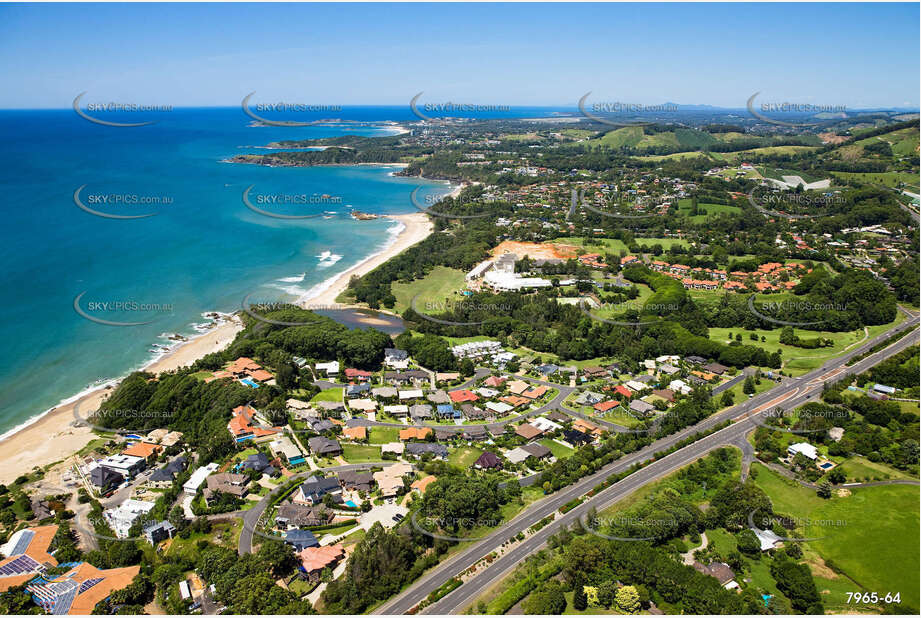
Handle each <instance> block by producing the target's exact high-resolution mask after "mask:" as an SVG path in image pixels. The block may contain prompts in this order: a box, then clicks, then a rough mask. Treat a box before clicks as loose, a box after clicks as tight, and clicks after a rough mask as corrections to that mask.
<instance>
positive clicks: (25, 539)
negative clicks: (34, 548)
mask: <svg viewBox="0 0 921 618" xmlns="http://www.w3.org/2000/svg"><path fill="white" fill-rule="evenodd" d="M34 537H35V533H34V532H33V531H31V530H23V531H22V534H21V535H20V536H19V539H18V540H17V541H16V545H15V546H14V547H13V551H11V552H10V555H11V556H16V555H18V554H24V553H26V550H27V549H28V548H29V544H30V543H31V542H32V539H33V538H34Z"/></svg>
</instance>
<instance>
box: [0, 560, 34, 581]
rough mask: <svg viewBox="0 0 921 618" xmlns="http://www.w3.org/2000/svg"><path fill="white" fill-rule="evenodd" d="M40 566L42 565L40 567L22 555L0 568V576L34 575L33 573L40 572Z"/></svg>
mask: <svg viewBox="0 0 921 618" xmlns="http://www.w3.org/2000/svg"><path fill="white" fill-rule="evenodd" d="M41 566H42V565H40V564H39V563H38V562H36V561H35V560H33V559H32V558H30V557H29V556H26V555H22V556H19V557H18V558H16V559H15V560H12V561H10V562H9V563H7V564H4V565H3V566H2V567H0V576H4V577H8V576H10V575H21V574H23V573H34V572H35V571H38V570H40V569H41Z"/></svg>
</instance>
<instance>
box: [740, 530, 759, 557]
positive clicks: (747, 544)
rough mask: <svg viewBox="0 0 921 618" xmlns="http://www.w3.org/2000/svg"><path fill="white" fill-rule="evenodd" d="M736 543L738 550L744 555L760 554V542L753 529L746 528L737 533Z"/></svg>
mask: <svg viewBox="0 0 921 618" xmlns="http://www.w3.org/2000/svg"><path fill="white" fill-rule="evenodd" d="M737 545H738V547H739V551H740V552H742V553H743V554H745V555H746V556H760V555H761V543H760V542H759V541H758V537H757V536H756V535H755V533H754V531H752V530H750V529H748V528H746V529H744V530H742V531H741V532H740V533H739V536H738V540H737Z"/></svg>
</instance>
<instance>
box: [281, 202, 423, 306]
mask: <svg viewBox="0 0 921 618" xmlns="http://www.w3.org/2000/svg"><path fill="white" fill-rule="evenodd" d="M384 218H386V219H393V220H395V221H399V222H400V223H402V224H403V225H404V226H405V227H404V229H403V231H401V232H400V234H399V235H398V236H397V237H396V240H395V241H394V242H393V243H392V244H390V245H389V246H388V247H387V248H386V249H384V250H383V251H381V252H380V253H378V254H377V255H373V256H371V257H370V258H368V259H367V260H364V261H363V262H359V263H358V264H356V265H355V266H352V267H351V268H349V269H348V270H346V271H345V272H343V273H341V274H340V275H338V276H337V277H336V278H335V279H334V280H333V281H332V282H331V283H330V284H329V286H328V287H327V288H326V289H325V290H323V291H322V292H320V293H319V294H317V295H313V296H309V297H307V296H305V297H304V298H301V299H298V301H297V304H298V305H300V306H301V307H304V308H305V309H316V310H324V309H342V308H345V307H346V305H340V304H337V303H336V297H337V296H339V295H340V294H341V293H342V292H343V291H345V289H346V288H347V287H348V285H349V280H350V279H351V278H352V276H354V275H357V276H359V277H360V276H362V275H364V274H366V273H369V272H371V271H372V270H374V269H375V268H377V267H378V266H380V265H381V264H383V263H384V262H386V261H387V260H389V259H390V258H392V257H393V256H395V255H399V254H400V253H402V252H403V251H405V250H406V249H408V248H409V247H411V246H413V245H415V244H416V243H418V242H420V241H422V240H424V239H425V238H426V237H427V236H428V235H429V234H431V233H432V229H434V227H435V226H434V224H433V223H432V221H431V219H429V217H428V215H425V214H423V213H421V212H414V213H411V214H408V215H388V216H386V217H384Z"/></svg>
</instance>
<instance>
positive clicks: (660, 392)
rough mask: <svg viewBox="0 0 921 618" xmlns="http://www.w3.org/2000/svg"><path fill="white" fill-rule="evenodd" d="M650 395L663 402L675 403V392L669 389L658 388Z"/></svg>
mask: <svg viewBox="0 0 921 618" xmlns="http://www.w3.org/2000/svg"><path fill="white" fill-rule="evenodd" d="M652 394H653V395H655V396H656V397H661V398H662V399H664V400H665V401H669V402H671V401H675V391H673V390H672V389H670V388H660V389H657V390H654V391H652Z"/></svg>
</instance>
